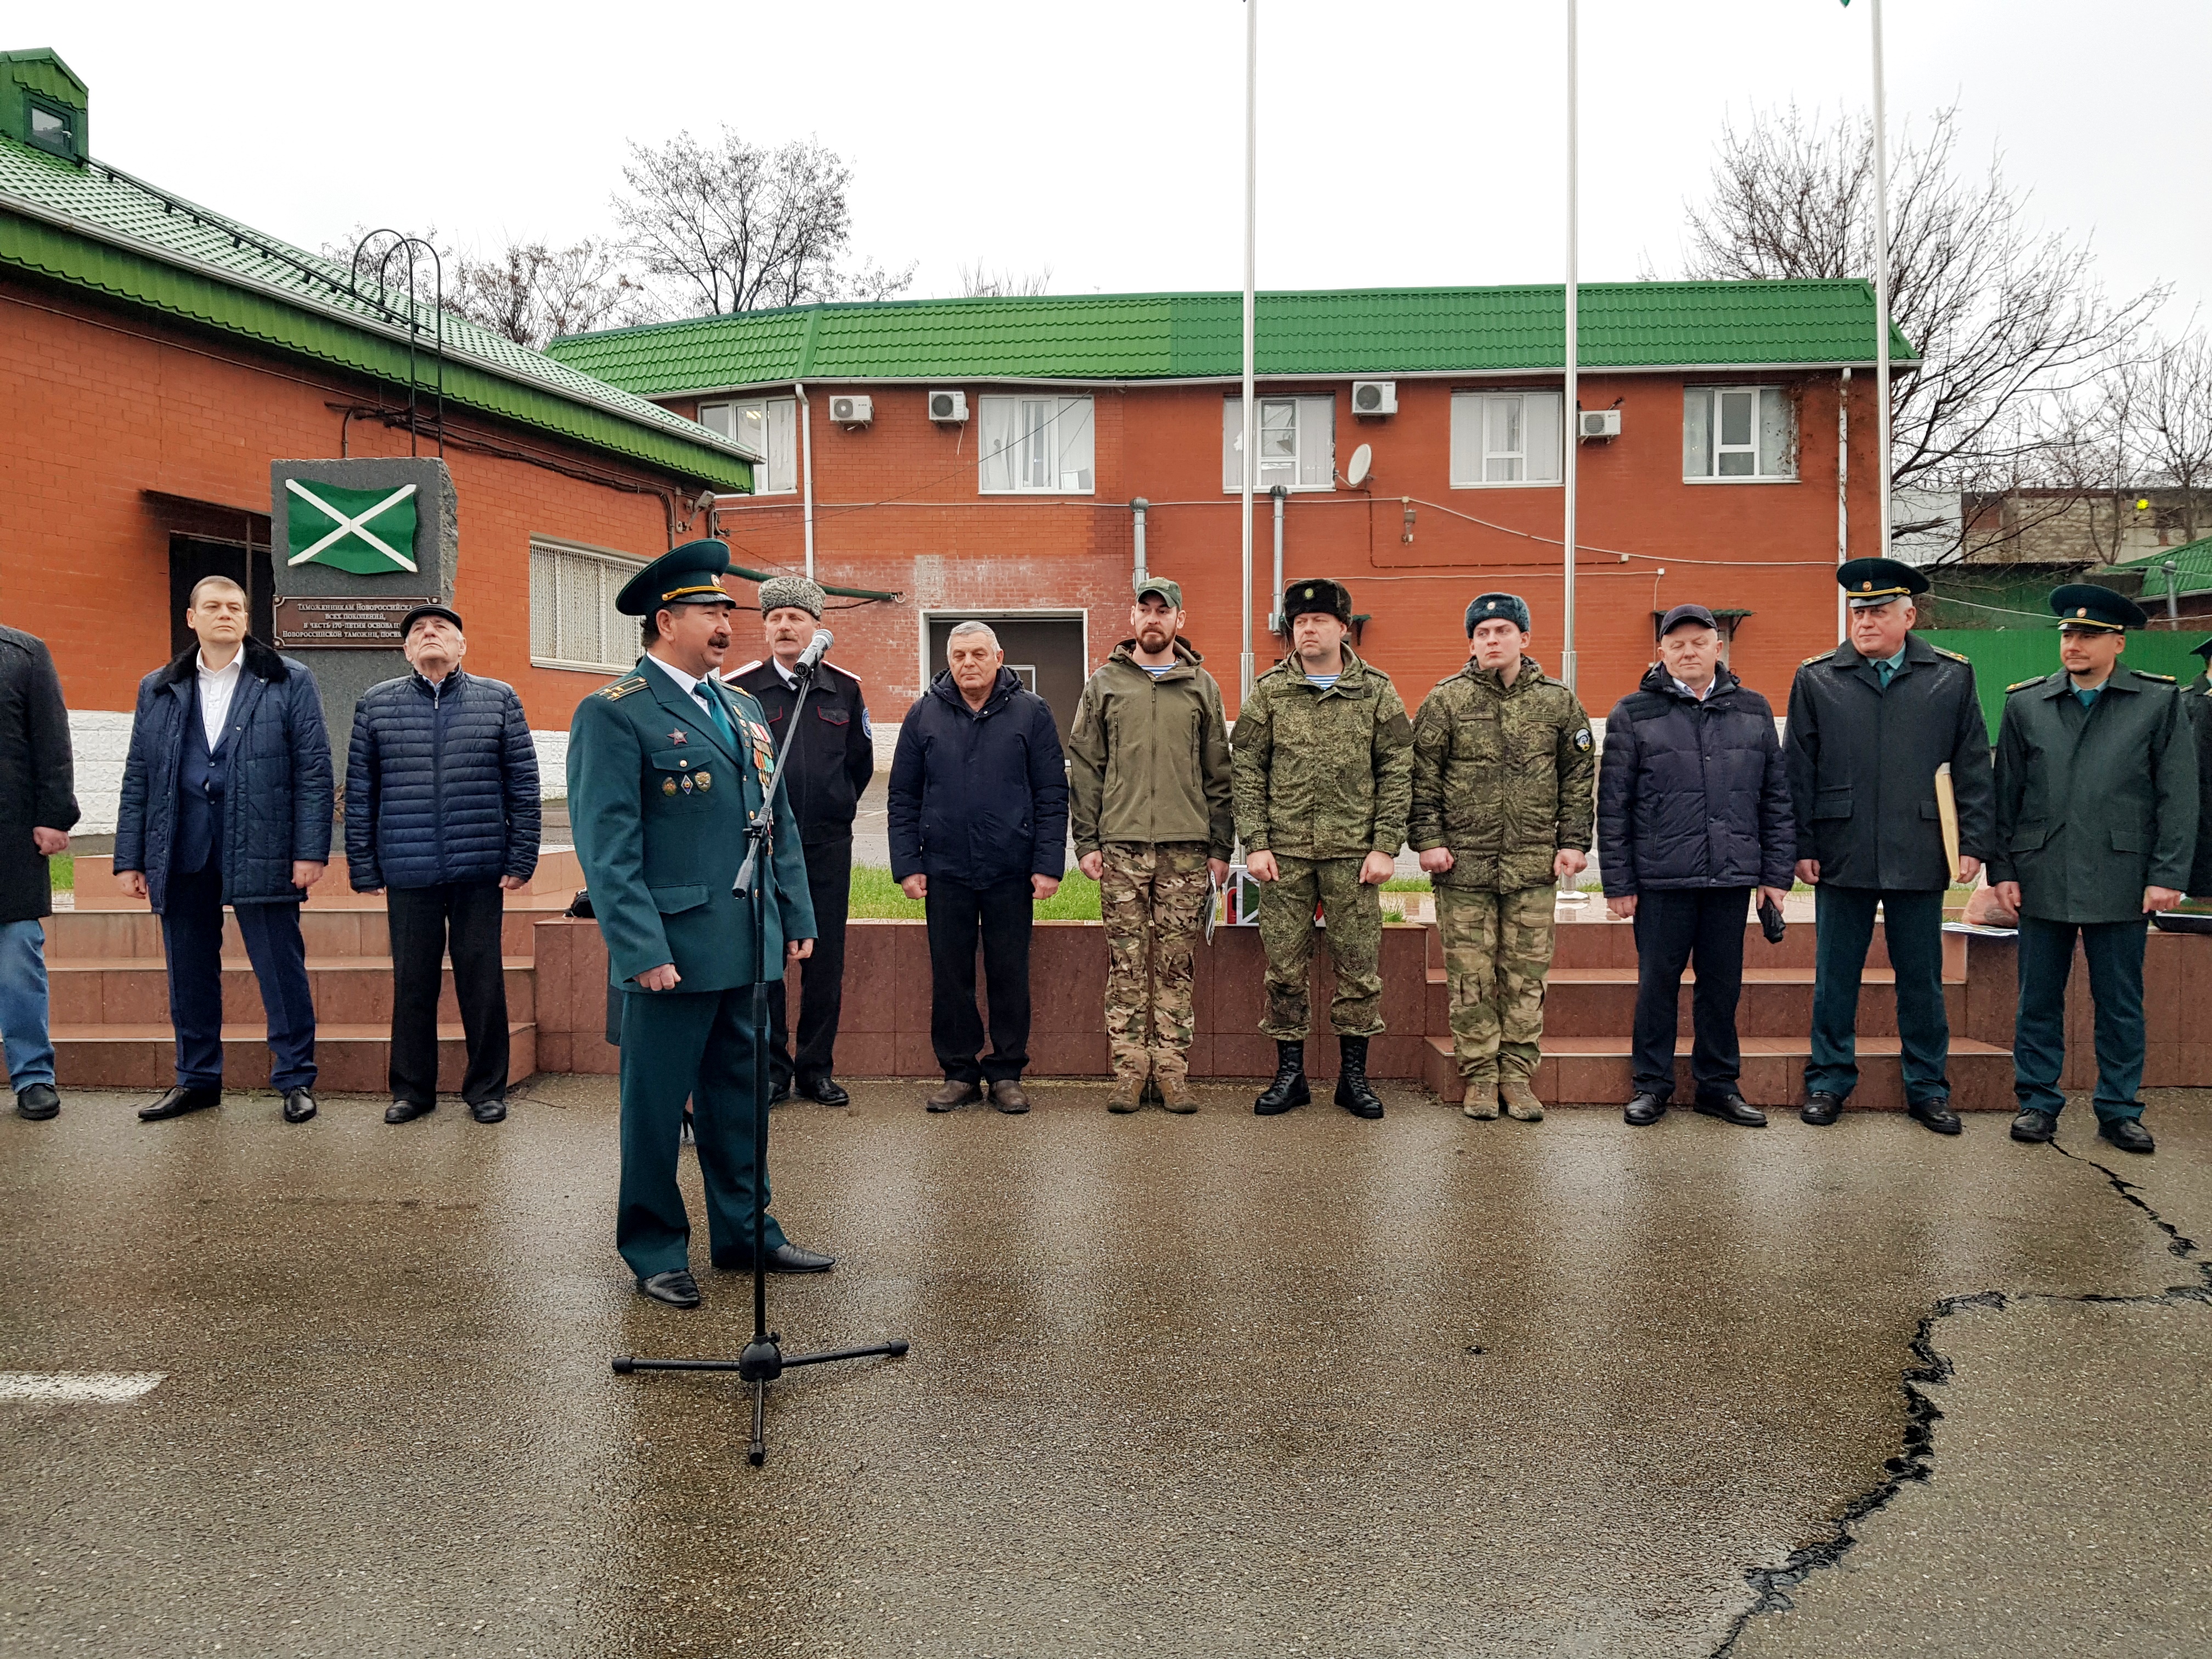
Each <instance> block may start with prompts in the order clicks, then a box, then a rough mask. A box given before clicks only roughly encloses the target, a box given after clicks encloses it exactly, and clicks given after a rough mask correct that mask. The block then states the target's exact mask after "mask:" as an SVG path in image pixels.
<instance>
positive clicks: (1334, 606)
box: [1283, 576, 1352, 628]
mask: <svg viewBox="0 0 2212 1659" xmlns="http://www.w3.org/2000/svg"><path fill="white" fill-rule="evenodd" d="M1308 611H1319V612H1321V614H1322V615H1323V616H1325V617H1335V618H1336V619H1337V621H1339V622H1340V623H1343V624H1344V625H1345V626H1346V627H1347V628H1349V627H1350V626H1351V625H1352V590H1351V589H1349V588H1347V587H1346V586H1345V585H1344V584H1343V583H1342V582H1333V581H1331V580H1329V579H1328V577H1326V576H1312V577H1309V578H1308V579H1306V580H1304V581H1295V582H1292V583H1291V585H1290V586H1288V587H1285V589H1284V590H1283V621H1284V623H1285V624H1287V623H1289V622H1290V620H1291V617H1303V616H1304V615H1305V614H1306V613H1307V612H1308Z"/></svg>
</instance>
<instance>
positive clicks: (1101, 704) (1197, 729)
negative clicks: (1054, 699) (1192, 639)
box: [1067, 640, 1236, 859]
mask: <svg viewBox="0 0 2212 1659" xmlns="http://www.w3.org/2000/svg"><path fill="white" fill-rule="evenodd" d="M1136 645H1137V642H1136V641H1134V640H1124V641H1121V644H1120V645H1118V646H1116V647H1115V648H1114V654H1113V655H1112V656H1110V657H1109V658H1107V659H1106V660H1105V661H1104V662H1103V664H1101V665H1099V669H1098V671H1097V673H1095V674H1093V675H1092V676H1091V678H1090V679H1088V680H1087V681H1085V683H1084V687H1083V701H1082V702H1080V703H1079V704H1077V705H1076V710H1075V724H1074V725H1073V726H1072V727H1071V728H1070V729H1069V731H1068V734H1067V807H1068V825H1069V828H1070V829H1073V831H1074V834H1075V854H1076V856H1077V857H1078V858H1080V857H1082V856H1083V855H1084V854H1086V853H1095V852H1097V850H1098V848H1100V846H1101V845H1103V843H1105V842H1137V843H1139V844H1143V845H1151V846H1158V844H1160V843H1161V842H1205V843H1206V854H1207V855H1208V856H1209V857H1212V858H1217V859H1225V858H1227V857H1228V856H1229V854H1230V850H1231V849H1230V839H1231V836H1233V835H1234V834H1235V833H1236V831H1235V826H1234V825H1233V824H1232V823H1231V817H1230V810H1229V732H1228V728H1227V727H1226V726H1225V725H1224V724H1223V723H1222V718H1221V688H1220V687H1219V686H1218V685H1217V684H1214V681H1213V676H1212V675H1211V674H1209V673H1207V672H1206V670H1205V669H1203V668H1201V667H1200V666H1199V664H1200V660H1201V659H1200V656H1199V654H1198V653H1197V652H1195V651H1194V650H1192V649H1191V648H1190V647H1189V646H1188V645H1186V644H1184V643H1183V641H1181V640H1177V641H1176V647H1175V650H1176V665H1175V666H1174V667H1172V668H1170V669H1169V670H1168V671H1167V672H1166V673H1164V674H1162V675H1159V676H1158V677H1157V678H1156V677H1154V676H1153V675H1152V674H1149V673H1147V672H1146V671H1145V670H1144V669H1143V668H1141V667H1139V665H1138V663H1137V660H1136V656H1135V651H1136Z"/></svg>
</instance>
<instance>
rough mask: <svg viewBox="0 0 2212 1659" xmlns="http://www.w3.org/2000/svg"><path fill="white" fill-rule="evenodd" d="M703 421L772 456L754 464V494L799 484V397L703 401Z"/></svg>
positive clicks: (777, 492)
mask: <svg viewBox="0 0 2212 1659" xmlns="http://www.w3.org/2000/svg"><path fill="white" fill-rule="evenodd" d="M699 424H700V425H702V426H703V427H705V428H707V429H708V431H710V432H719V433H720V434H721V435H723V436H724V437H725V438H730V439H733V440H735V441H737V442H738V443H741V444H743V445H744V447H746V448H748V449H750V450H751V451H752V452H753V453H755V454H757V455H764V456H766V457H767V458H768V459H766V460H764V461H760V462H757V463H755V465H754V466H753V494H755V495H790V494H791V493H792V492H793V490H795V489H798V488H799V399H798V398H744V399H743V400H741V401H739V402H738V403H733V404H700V405H699Z"/></svg>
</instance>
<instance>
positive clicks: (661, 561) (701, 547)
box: [615, 541, 737, 617]
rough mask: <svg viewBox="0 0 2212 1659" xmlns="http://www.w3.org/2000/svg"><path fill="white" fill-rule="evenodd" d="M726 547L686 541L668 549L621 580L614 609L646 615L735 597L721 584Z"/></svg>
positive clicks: (731, 601) (727, 601) (727, 557)
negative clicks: (668, 607)
mask: <svg viewBox="0 0 2212 1659" xmlns="http://www.w3.org/2000/svg"><path fill="white" fill-rule="evenodd" d="M729 568H730V550H729V548H728V547H727V546H726V545H725V544H723V543H720V542H717V541H698V542H686V543H684V545H683V546H681V547H678V548H673V549H671V550H669V551H668V552H665V553H664V554H662V555H661V556H659V558H657V559H655V560H654V561H653V562H652V563H651V564H649V565H647V566H646V568H644V569H642V570H641V571H639V572H638V573H637V574H635V576H632V577H631V578H630V579H629V580H628V581H627V582H625V583H623V591H622V592H619V593H617V594H616V595H615V609H616V610H617V611H621V612H622V614H623V616H625V617H650V616H652V615H653V614H654V613H655V612H657V611H660V610H661V609H662V608H663V607H665V606H667V605H735V604H737V600H736V599H732V597H731V596H730V590H729V589H728V588H726V587H725V586H722V577H723V575H724V574H726V572H727V571H728V570H729Z"/></svg>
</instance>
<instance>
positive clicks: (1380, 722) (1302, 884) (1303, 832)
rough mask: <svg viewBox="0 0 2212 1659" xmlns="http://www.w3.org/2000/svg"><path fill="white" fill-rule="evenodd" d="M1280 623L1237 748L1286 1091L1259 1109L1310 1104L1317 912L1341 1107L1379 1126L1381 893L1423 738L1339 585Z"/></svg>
mask: <svg viewBox="0 0 2212 1659" xmlns="http://www.w3.org/2000/svg"><path fill="white" fill-rule="evenodd" d="M1282 614H1283V617H1284V618H1285V623H1284V626H1285V627H1286V628H1287V629H1289V630H1290V635H1291V654H1290V655H1289V656H1287V657H1285V659H1283V660H1282V661H1281V662H1279V663H1278V664H1277V665H1275V666H1274V667H1273V668H1271V669H1269V670H1268V671H1267V672H1266V673H1265V674H1262V675H1261V677H1260V678H1259V680H1258V682H1257V683H1256V684H1254V686H1253V688H1252V692H1251V695H1250V696H1248V697H1246V698H1245V699H1244V706H1243V708H1240V709H1239V710H1238V711H1237V731H1236V736H1235V744H1234V747H1235V760H1236V781H1237V789H1236V799H1237V836H1238V837H1239V838H1240V839H1241V840H1242V841H1243V843H1244V862H1245V867H1246V868H1247V869H1248V870H1249V871H1250V872H1251V873H1252V877H1253V879H1254V880H1255V881H1257V882H1259V883H1260V884H1261V888H1260V940H1261V945H1262V946H1264V947H1265V949H1266V951H1267V1010H1266V1012H1265V1013H1264V1014H1263V1015H1262V1017H1261V1021H1260V1030H1261V1032H1262V1033H1263V1034H1264V1035H1266V1036H1271V1037H1273V1038H1274V1039H1275V1054H1276V1067H1275V1077H1274V1080H1273V1082H1272V1083H1270V1084H1269V1085H1267V1089H1266V1090H1265V1091H1263V1092H1262V1093H1261V1096H1260V1097H1259V1098H1258V1099H1257V1100H1256V1101H1255V1102H1254V1103H1253V1105H1252V1109H1253V1110H1254V1111H1255V1112H1256V1113H1258V1114H1259V1115H1261V1116H1262V1117H1266V1116H1271V1115H1273V1114H1275V1113H1277V1112H1286V1111H1288V1110H1290V1109H1291V1107H1293V1106H1303V1105H1304V1104H1305V1103H1306V1102H1307V1101H1308V1100H1309V1099H1310V1098H1311V1095H1310V1091H1308V1089H1307V1087H1306V1076H1305V1038H1306V1027H1307V1019H1308V1015H1309V1012H1310V1010H1309V1008H1308V1006H1307V990H1306V981H1307V974H1308V969H1309V968H1310V965H1311V963H1312V962H1313V935H1314V927H1313V917H1314V907H1315V905H1316V903H1318V904H1319V905H1320V907H1321V911H1322V921H1323V923H1324V925H1325V926H1326V927H1327V928H1328V953H1329V956H1330V958H1331V959H1332V960H1333V961H1334V963H1335V964H1336V991H1335V995H1334V998H1333V999H1332V1000H1331V1002H1330V1005H1329V1024H1330V1025H1331V1027H1332V1028H1333V1029H1334V1030H1335V1032H1336V1035H1337V1047H1338V1052H1339V1054H1340V1057H1341V1064H1340V1066H1339V1068H1338V1073H1337V1081H1336V1103H1337V1104H1338V1105H1340V1106H1341V1107H1343V1108H1344V1109H1346V1111H1348V1112H1350V1113H1352V1115H1354V1116H1356V1117H1365V1118H1376V1117H1380V1116H1382V1115H1383V1103H1382V1101H1381V1100H1380V1099H1378V1098H1377V1097H1376V1093H1375V1091H1374V1090H1373V1089H1372V1088H1370V1086H1369V1085H1368V1081H1367V1042H1368V1039H1369V1038H1370V1037H1373V1036H1378V1035H1380V1034H1381V1032H1382V1030H1383V974H1382V967H1381V958H1382V952H1383V904H1382V899H1381V896H1380V893H1381V888H1382V885H1383V883H1384V882H1386V881H1388V880H1389V878H1390V872H1391V869H1392V867H1393V860H1395V857H1396V856H1397V852H1398V848H1400V847H1401V846H1402V845H1403V844H1404V842H1405V840H1406V811H1407V805H1408V801H1409V798H1410V796H1411V794H1412V792H1413V726H1412V725H1411V724H1410V723H1409V722H1408V721H1407V719H1406V705H1405V704H1404V703H1403V702H1400V701H1399V699H1398V693H1397V691H1396V690H1395V689H1394V688H1393V687H1392V685H1391V684H1390V679H1389V676H1388V675H1386V674H1383V673H1382V672H1380V671H1377V670H1376V669H1374V668H1371V667H1370V666H1369V665H1367V664H1365V663H1364V662H1362V661H1361V660H1360V659H1358V657H1357V656H1356V655H1354V654H1353V653H1352V649H1351V647H1349V646H1347V645H1346V643H1345V641H1346V639H1347V638H1348V637H1349V635H1350V634H1351V631H1352V595H1351V594H1350V593H1349V592H1346V589H1345V588H1344V586H1342V585H1341V584H1340V583H1338V582H1333V581H1328V580H1322V579H1320V578H1316V579H1314V580H1310V581H1296V582H1292V583H1291V585H1290V586H1289V587H1288V588H1286V589H1285V591H1284V593H1283V607H1282Z"/></svg>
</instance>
